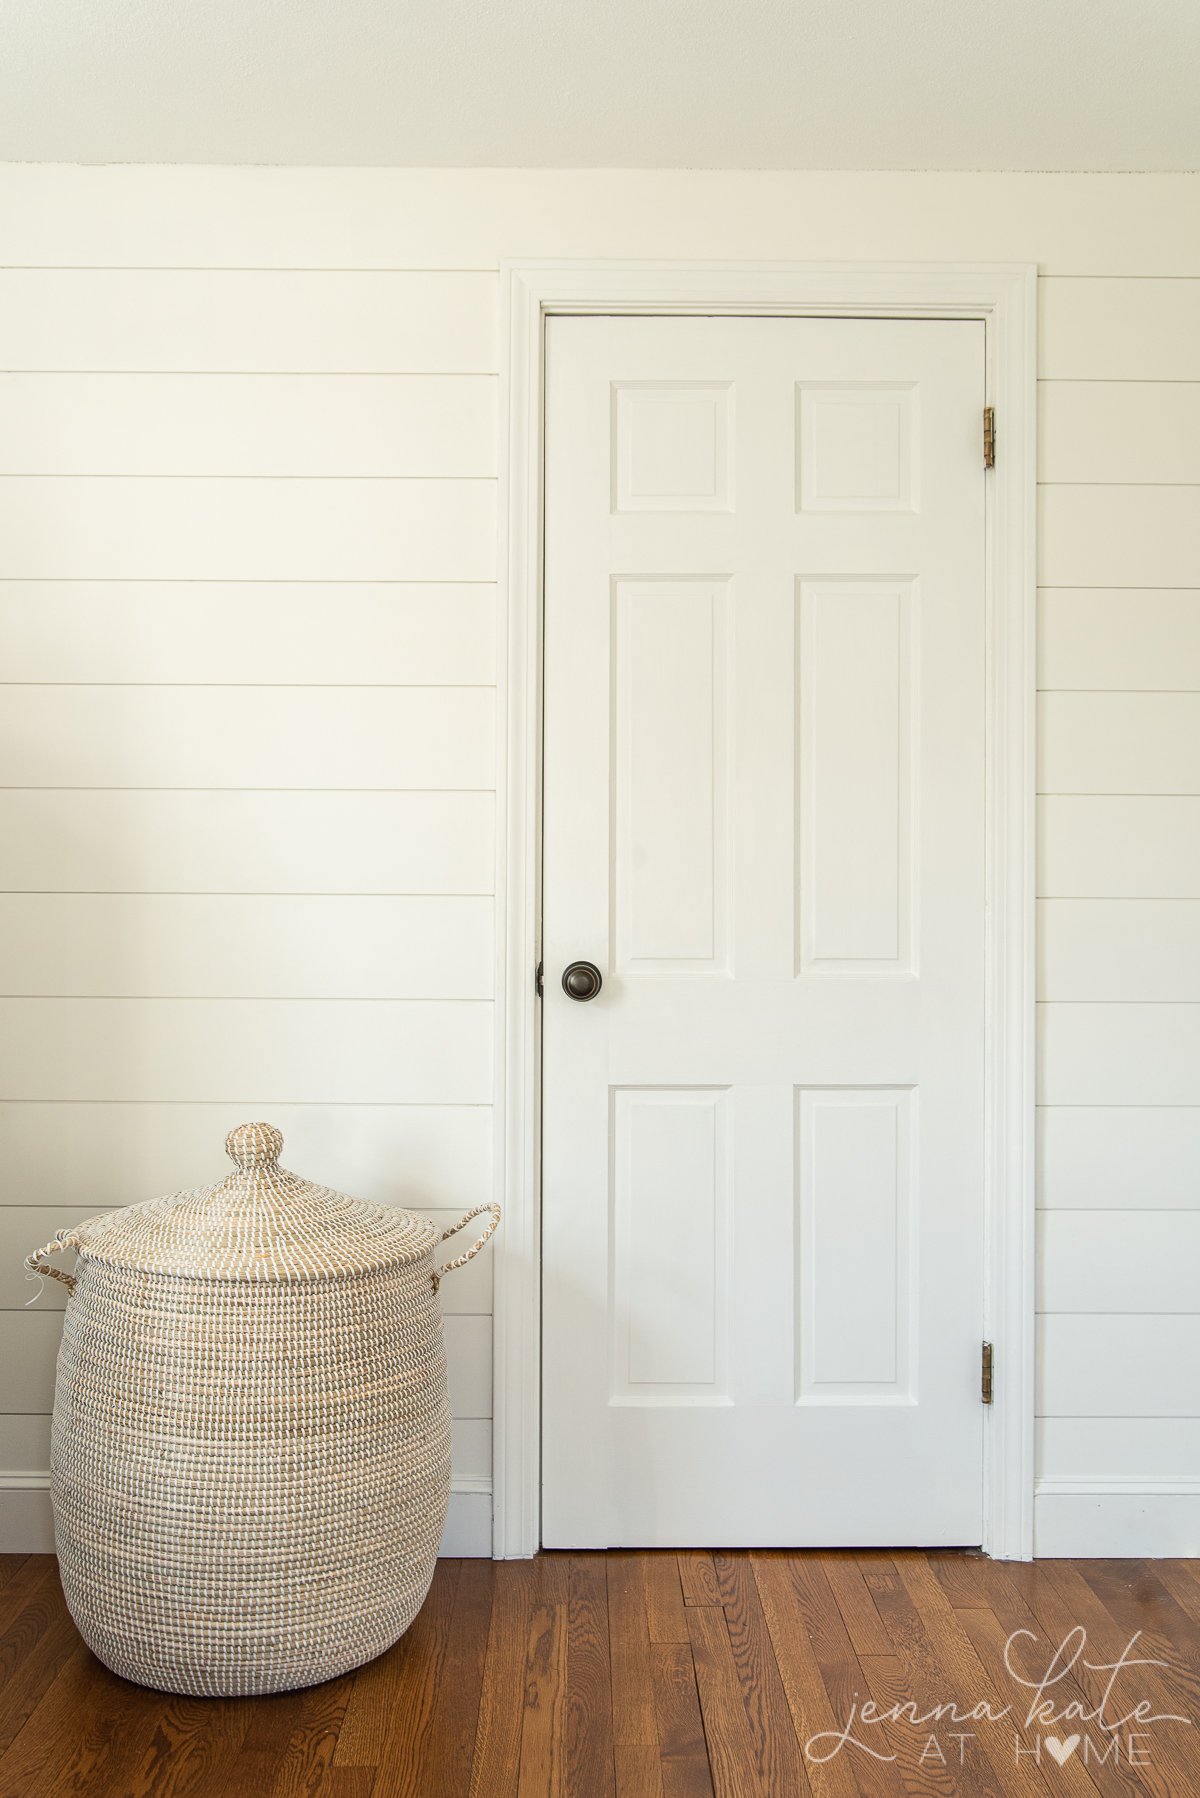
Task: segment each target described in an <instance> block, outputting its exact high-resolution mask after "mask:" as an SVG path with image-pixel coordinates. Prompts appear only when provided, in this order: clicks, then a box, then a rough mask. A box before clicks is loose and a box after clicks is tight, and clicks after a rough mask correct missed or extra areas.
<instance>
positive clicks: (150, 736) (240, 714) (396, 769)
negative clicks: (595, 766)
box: [0, 687, 494, 865]
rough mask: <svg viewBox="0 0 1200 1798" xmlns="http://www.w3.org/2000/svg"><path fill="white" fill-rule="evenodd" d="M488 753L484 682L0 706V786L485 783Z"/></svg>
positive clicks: (97, 696) (23, 692)
mask: <svg viewBox="0 0 1200 1798" xmlns="http://www.w3.org/2000/svg"><path fill="white" fill-rule="evenodd" d="M493 757H494V725H493V696H492V693H491V692H490V691H489V690H488V689H487V688H484V687H459V688H454V687H396V688H388V687H379V688H364V689H361V690H357V691H356V690H355V689H354V688H350V687H324V688H323V687H257V688H254V689H246V688H237V687H9V688H8V689H7V690H6V691H5V695H4V704H3V707H0V785H4V786H17V787H37V786H48V787H88V786H93V787H291V788H312V787H324V788H334V787H362V788H372V787H374V788H384V787H389V788H390V787H487V786H490V784H491V781H492V769H493ZM310 848H311V851H312V855H313V860H314V865H319V861H320V858H321V849H320V845H319V844H317V843H313V844H311V845H310Z"/></svg>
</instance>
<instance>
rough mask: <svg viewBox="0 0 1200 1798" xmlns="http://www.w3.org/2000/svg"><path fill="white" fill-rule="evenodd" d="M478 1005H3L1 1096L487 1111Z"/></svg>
mask: <svg viewBox="0 0 1200 1798" xmlns="http://www.w3.org/2000/svg"><path fill="white" fill-rule="evenodd" d="M491 1040H492V1008H491V1006H490V1005H489V1004H485V1003H483V1002H472V1001H466V1000H464V1001H459V1002H457V1003H453V1002H451V1003H444V1002H438V1001H430V1000H419V999H413V1000H375V1001H372V1000H336V999H325V1000H271V999H3V1000H0V1094H3V1096H4V1097H5V1098H6V1099H58V1100H63V1099H108V1100H128V1099H170V1100H195V1099H206V1100H210V1101H217V1100H228V1099H231V1098H235V1097H236V1096H237V1095H238V1094H239V1093H255V1092H256V1093H259V1094H260V1095H262V1096H263V1098H264V1102H265V1103H268V1104H270V1103H273V1102H274V1101H276V1100H278V1101H281V1102H283V1103H291V1104H305V1103H307V1104H320V1103H323V1102H324V1103H334V1102H339V1101H340V1102H342V1103H348V1104H355V1103H359V1104H361V1103H371V1104H387V1103H389V1102H392V1101H394V1100H396V1099H397V1098H401V1097H402V1098H403V1099H405V1100H406V1101H408V1102H409V1103H412V1104H418V1105H423V1104H430V1103H435V1104H457V1105H464V1104H484V1103H486V1102H488V1101H489V1100H490V1098H491V1088H492V1081H491Z"/></svg>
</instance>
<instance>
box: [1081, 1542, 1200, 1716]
mask: <svg viewBox="0 0 1200 1798" xmlns="http://www.w3.org/2000/svg"><path fill="white" fill-rule="evenodd" d="M1080 1573H1081V1577H1082V1578H1083V1579H1085V1580H1086V1581H1087V1583H1088V1585H1089V1586H1090V1587H1091V1588H1092V1591H1093V1592H1095V1593H1096V1595H1097V1597H1098V1598H1099V1599H1100V1601H1101V1603H1102V1604H1103V1605H1104V1607H1105V1609H1106V1610H1107V1611H1109V1612H1110V1613H1111V1615H1112V1616H1113V1617H1114V1618H1115V1619H1116V1620H1117V1622H1118V1623H1120V1624H1121V1626H1122V1628H1128V1629H1130V1630H1139V1631H1140V1632H1141V1636H1142V1641H1141V1642H1140V1643H1139V1644H1138V1652H1139V1653H1142V1652H1147V1653H1153V1654H1155V1655H1157V1656H1159V1657H1160V1658H1161V1659H1162V1660H1164V1661H1165V1662H1166V1663H1167V1665H1166V1666H1165V1667H1162V1668H1160V1669H1159V1670H1158V1677H1159V1678H1160V1679H1161V1680H1162V1682H1163V1684H1164V1685H1166V1686H1169V1687H1172V1688H1173V1689H1175V1690H1176V1691H1177V1693H1178V1696H1179V1698H1180V1700H1181V1704H1182V1708H1184V1709H1186V1710H1187V1712H1188V1715H1189V1716H1193V1717H1198V1718H1200V1629H1197V1627H1196V1623H1195V1620H1194V1619H1193V1618H1192V1617H1191V1616H1189V1614H1188V1612H1187V1611H1186V1610H1185V1609H1184V1607H1183V1606H1182V1605H1180V1604H1179V1603H1177V1601H1176V1599H1175V1598H1174V1596H1173V1595H1172V1594H1171V1592H1170V1591H1169V1590H1168V1588H1167V1586H1166V1585H1165V1583H1164V1581H1163V1579H1162V1578H1161V1576H1160V1574H1159V1570H1158V1567H1157V1565H1155V1566H1146V1565H1144V1564H1143V1563H1141V1562H1137V1561H1089V1562H1088V1563H1087V1565H1086V1568H1083V1569H1080Z"/></svg>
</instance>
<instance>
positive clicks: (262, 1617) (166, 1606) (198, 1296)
mask: <svg viewBox="0 0 1200 1798" xmlns="http://www.w3.org/2000/svg"><path fill="white" fill-rule="evenodd" d="M225 1146H226V1148H227V1149H228V1151H229V1154H230V1156H231V1157H232V1159H233V1161H234V1164H235V1169H236V1171H235V1172H234V1173H232V1174H231V1175H230V1176H229V1177H228V1179H226V1180H224V1181H222V1182H221V1184H220V1185H218V1186H210V1187H206V1188H204V1189H203V1190H202V1191H199V1192H190V1193H179V1194H176V1195H174V1196H173V1197H171V1198H166V1199H155V1200H153V1201H152V1202H151V1203H149V1204H145V1205H134V1206H131V1207H130V1208H128V1209H127V1210H122V1211H110V1212H107V1213H106V1214H105V1215H103V1216H101V1217H94V1218H92V1219H91V1220H90V1222H88V1223H86V1224H81V1225H80V1226H79V1227H78V1228H77V1229H75V1230H64V1231H62V1232H60V1234H59V1235H58V1236H57V1237H56V1238H55V1240H54V1241H53V1242H51V1243H49V1244H48V1245H47V1247H46V1248H44V1249H41V1250H39V1251H38V1252H37V1253H36V1254H34V1255H31V1256H30V1257H29V1258H28V1260H27V1261H26V1264H25V1265H26V1267H28V1268H29V1269H30V1270H31V1271H32V1272H34V1273H40V1274H48V1275H50V1276H51V1277H52V1278H53V1279H56V1280H61V1281H62V1282H63V1283H64V1284H65V1285H66V1286H67V1287H69V1288H70V1291H71V1299H70V1302H69V1304H68V1306H67V1310H66V1317H65V1320H64V1326H63V1339H62V1348H61V1350H60V1351H59V1357H58V1383H57V1388H56V1393H55V1401H54V1424H53V1429H52V1432H51V1438H50V1443H51V1447H50V1459H51V1492H52V1497H53V1501H54V1530H55V1543H56V1547H57V1550H58V1558H59V1565H60V1569H61V1574H62V1582H63V1590H64V1592H65V1594H66V1599H67V1604H68V1605H69V1607H70V1611H71V1615H72V1616H73V1617H74V1619H75V1622H76V1624H77V1625H78V1628H79V1632H80V1634H81V1635H82V1636H83V1639H84V1641H85V1642H86V1643H87V1644H88V1646H89V1647H90V1648H91V1649H92V1651H93V1652H94V1653H95V1654H96V1655H98V1656H99V1658H100V1659H101V1660H102V1661H103V1662H104V1663H105V1665H106V1666H108V1667H111V1668H112V1670H113V1672H114V1673H119V1674H122V1675H123V1676H124V1677H125V1678H126V1679H131V1680H136V1681H137V1682H138V1684H140V1685H146V1686H155V1687H158V1688H160V1689H161V1690H164V1691H169V1692H188V1693H198V1694H237V1693H251V1692H280V1691H286V1690H288V1689H289V1688H292V1687H295V1686H307V1685H312V1684H314V1683H315V1682H316V1681H318V1680H323V1679H330V1678H332V1677H333V1676H334V1675H335V1674H338V1673H344V1672H345V1671H346V1670H347V1669H348V1668H350V1667H357V1666H359V1665H360V1664H361V1663H362V1662H363V1661H367V1660H370V1659H371V1658H372V1657H373V1656H374V1655H377V1654H380V1653H381V1652H382V1651H383V1650H384V1649H385V1648H388V1647H390V1645H391V1644H392V1643H393V1642H394V1641H396V1639H397V1637H399V1636H401V1635H403V1633H404V1631H405V1630H406V1629H407V1628H408V1625H409V1624H410V1623H411V1621H412V1619H413V1617H414V1616H415V1615H416V1613H417V1611H418V1609H419V1608H420V1605H421V1602H422V1600H423V1599H424V1597H425V1594H426V1592H427V1590H428V1588H429V1582H430V1580H431V1579H432V1577H433V1569H434V1562H435V1560H436V1557H437V1551H438V1545H439V1543H440V1541H441V1535H442V1528H443V1525H444V1523H445V1519H446V1506H447V1502H448V1498H449V1490H450V1410H449V1405H448V1402H447V1398H446V1357H445V1351H444V1348H443V1345H442V1319H441V1306H440V1304H439V1301H438V1284H439V1280H440V1278H441V1276H442V1275H443V1274H445V1273H446V1272H447V1271H449V1270H450V1269H451V1268H455V1267H461V1266H462V1265H463V1263H464V1262H466V1261H469V1260H470V1259H471V1257H472V1256H473V1255H474V1254H476V1253H477V1252H478V1250H479V1249H481V1248H482V1247H483V1244H484V1243H485V1242H486V1241H487V1239H488V1237H489V1236H490V1235H491V1234H492V1231H493V1230H494V1229H495V1227H496V1224H497V1223H498V1221H499V1216H500V1213H499V1208H498V1207H497V1206H495V1205H490V1206H489V1205H482V1206H479V1207H477V1209H476V1210H475V1211H469V1212H468V1213H467V1215H466V1217H464V1218H463V1219H462V1220H461V1222H460V1223H458V1224H456V1225H455V1226H454V1230H447V1231H446V1232H445V1233H444V1234H445V1236H451V1235H453V1234H454V1232H455V1231H456V1230H459V1229H461V1228H462V1227H463V1225H464V1224H466V1223H467V1222H468V1221H469V1220H470V1219H471V1218H473V1217H477V1216H479V1215H480V1214H481V1213H482V1212H485V1211H490V1212H491V1214H492V1216H491V1221H490V1222H489V1224H488V1227H487V1229H486V1231H485V1232H484V1234H483V1235H482V1236H481V1237H480V1238H479V1241H478V1242H476V1243H475V1244H474V1245H473V1246H472V1247H471V1248H470V1249H468V1250H467V1252H466V1253H465V1254H462V1255H459V1256H458V1257H457V1258H456V1259H455V1260H453V1261H450V1262H447V1263H446V1266H445V1267H442V1268H439V1269H437V1271H436V1272H435V1271H434V1268H433V1260H432V1256H433V1248H434V1245H435V1243H436V1242H437V1241H438V1240H439V1232H438V1230H437V1229H436V1227H435V1226H434V1225H433V1224H431V1223H429V1222H427V1221H426V1220H425V1219H424V1218H420V1217H416V1216H414V1215H413V1213H412V1212H410V1211H403V1210H400V1209H398V1208H393V1207H389V1206H382V1205H368V1204H365V1203H364V1202H362V1201H361V1200H358V1199H351V1198H347V1197H345V1195H343V1194H341V1193H336V1192H331V1191H329V1190H328V1189H327V1188H325V1187H320V1186H314V1185H312V1184H311V1183H310V1182H309V1181H307V1180H301V1179H298V1178H297V1177H296V1176H295V1175H294V1174H289V1173H287V1172H285V1171H284V1170H283V1169H282V1168H281V1167H280V1166H279V1165H278V1156H279V1152H280V1149H281V1148H282V1146H283V1138H282V1137H281V1135H280V1134H279V1131H278V1130H275V1129H273V1128H272V1127H271V1126H270V1125H269V1124H243V1125H242V1126H241V1127H240V1128H239V1129H237V1130H234V1131H232V1132H231V1133H230V1135H229V1137H228V1138H227V1139H226V1145H225ZM62 1249H74V1250H76V1252H77V1254H78V1265H77V1268H76V1271H75V1273H74V1274H73V1275H72V1274H67V1273H64V1272H62V1271H61V1270H60V1269H58V1268H54V1267H51V1266H49V1265H48V1264H47V1261H46V1257H47V1256H48V1255H50V1254H53V1253H55V1252H56V1251H58V1250H62Z"/></svg>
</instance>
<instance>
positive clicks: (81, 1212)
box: [0, 1196, 492, 1465]
mask: <svg viewBox="0 0 1200 1798" xmlns="http://www.w3.org/2000/svg"><path fill="white" fill-rule="evenodd" d="M97 1209H98V1208H97V1205H96V1201H95V1199H94V1198H92V1197H90V1196H88V1197H86V1198H83V1199H76V1200H75V1201H74V1202H73V1203H67V1202H61V1203H59V1204H55V1205H40V1206H38V1205H5V1206H0V1311H20V1310H22V1309H23V1308H24V1307H25V1306H26V1305H30V1306H31V1308H32V1307H33V1305H36V1306H38V1307H40V1308H42V1309H56V1310H59V1311H61V1310H62V1309H63V1308H64V1306H65V1305H66V1302H67V1289H66V1287H65V1286H64V1285H63V1284H62V1282H61V1280H48V1279H40V1287H41V1290H40V1291H39V1276H38V1275H36V1274H29V1273H27V1272H26V1271H25V1269H24V1267H23V1266H22V1263H23V1261H24V1259H25V1257H26V1255H29V1254H32V1253H33V1251H34V1250H35V1249H40V1248H41V1247H42V1246H43V1244H45V1243H48V1242H49V1241H50V1240H51V1238H52V1237H53V1236H54V1235H55V1233H56V1232H57V1231H59V1230H65V1229H70V1228H73V1227H74V1226H75V1225H76V1224H82V1223H84V1222H86V1220H87V1219H88V1218H89V1217H95V1216H96V1215H97ZM422 1215H423V1216H425V1217H428V1218H429V1219H430V1220H431V1222H433V1223H435V1224H436V1225H437V1226H438V1228H439V1230H447V1229H449V1228H450V1227H451V1226H452V1225H454V1224H456V1223H457V1222H458V1220H459V1217H460V1216H461V1213H460V1212H458V1211H445V1210H433V1209H429V1210H424V1211H423V1212H422ZM485 1222H486V1220H485V1219H473V1220H472V1222H471V1223H469V1224H468V1225H467V1226H466V1228H465V1229H464V1230H463V1231H461V1232H460V1234H459V1235H458V1236H456V1237H454V1238H453V1239H452V1241H453V1244H454V1246H453V1247H451V1246H450V1245H449V1244H442V1243H437V1244H435V1245H434V1250H433V1263H432V1264H433V1266H434V1267H439V1266H440V1265H441V1264H442V1262H443V1261H445V1260H446V1259H447V1258H448V1257H449V1256H451V1255H457V1254H460V1253H461V1252H462V1251H463V1250H464V1249H466V1248H469V1247H470V1245H471V1244H472V1243H473V1242H474V1241H475V1239H476V1237H478V1236H479V1234H480V1233H481V1229H482V1227H483V1224H484V1223H485ZM472 1232H473V1234H472ZM74 1261H75V1258H74V1255H73V1254H71V1253H68V1254H66V1255H65V1256H56V1257H55V1258H54V1261H53V1263H52V1265H53V1266H56V1267H59V1266H61V1267H63V1268H65V1269H67V1270H68V1271H69V1270H70V1269H71V1268H72V1267H73V1266H74ZM439 1296H440V1298H441V1304H442V1310H443V1312H444V1313H445V1315H446V1316H448V1317H449V1316H456V1317H457V1316H465V1317H485V1316H487V1315H488V1314H489V1313H490V1311H491V1309H492V1253H491V1244H490V1243H488V1244H487V1245H486V1247H484V1248H483V1249H481V1250H480V1252H479V1254H478V1255H476V1256H475V1258H474V1259H473V1260H471V1261H468V1263H467V1265H466V1266H465V1267H460V1268H456V1269H455V1270H454V1272H453V1273H452V1274H447V1275H446V1277H445V1279H444V1280H443V1281H442V1286H441V1292H440V1295H439ZM31 1301H32V1304H31ZM35 1465H36V1463H35Z"/></svg>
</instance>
